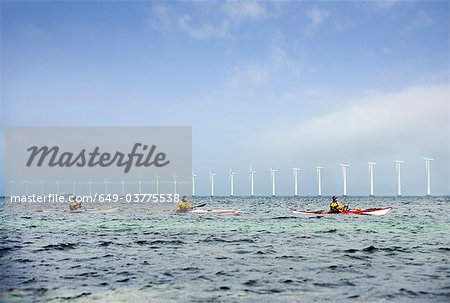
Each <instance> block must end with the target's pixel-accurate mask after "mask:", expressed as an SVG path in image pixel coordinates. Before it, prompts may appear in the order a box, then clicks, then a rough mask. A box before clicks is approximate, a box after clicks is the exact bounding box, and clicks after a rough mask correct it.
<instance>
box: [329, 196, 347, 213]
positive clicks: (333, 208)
mask: <svg viewBox="0 0 450 303" xmlns="http://www.w3.org/2000/svg"><path fill="white" fill-rule="evenodd" d="M331 199H332V200H331V203H330V213H340V212H342V211H343V210H344V209H345V205H342V204H341V203H339V202H338V200H337V197H336V196H333V198H331Z"/></svg>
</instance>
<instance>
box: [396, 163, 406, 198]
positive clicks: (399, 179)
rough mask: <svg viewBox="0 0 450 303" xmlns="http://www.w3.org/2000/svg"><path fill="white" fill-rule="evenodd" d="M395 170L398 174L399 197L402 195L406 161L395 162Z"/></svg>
mask: <svg viewBox="0 0 450 303" xmlns="http://www.w3.org/2000/svg"><path fill="white" fill-rule="evenodd" d="M394 162H395V170H396V172H397V196H399V197H400V196H401V195H402V164H403V163H405V161H400V160H395V161H394Z"/></svg>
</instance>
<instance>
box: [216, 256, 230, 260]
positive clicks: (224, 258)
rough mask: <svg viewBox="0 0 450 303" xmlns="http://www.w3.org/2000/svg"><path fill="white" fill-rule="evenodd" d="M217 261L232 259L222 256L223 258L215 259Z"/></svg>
mask: <svg viewBox="0 0 450 303" xmlns="http://www.w3.org/2000/svg"><path fill="white" fill-rule="evenodd" d="M215 259H216V260H228V259H230V258H229V257H224V256H221V257H215Z"/></svg>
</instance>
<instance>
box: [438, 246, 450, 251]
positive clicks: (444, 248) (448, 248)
mask: <svg viewBox="0 0 450 303" xmlns="http://www.w3.org/2000/svg"><path fill="white" fill-rule="evenodd" d="M438 249H439V250H442V251H450V247H439V248H438Z"/></svg>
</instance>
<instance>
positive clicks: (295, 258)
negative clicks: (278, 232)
mask: <svg viewBox="0 0 450 303" xmlns="http://www.w3.org/2000/svg"><path fill="white" fill-rule="evenodd" d="M275 259H294V260H305V259H306V258H305V257H303V256H292V255H282V256H276V257H275Z"/></svg>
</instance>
